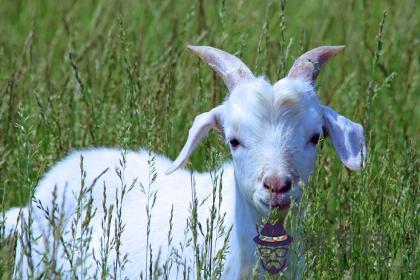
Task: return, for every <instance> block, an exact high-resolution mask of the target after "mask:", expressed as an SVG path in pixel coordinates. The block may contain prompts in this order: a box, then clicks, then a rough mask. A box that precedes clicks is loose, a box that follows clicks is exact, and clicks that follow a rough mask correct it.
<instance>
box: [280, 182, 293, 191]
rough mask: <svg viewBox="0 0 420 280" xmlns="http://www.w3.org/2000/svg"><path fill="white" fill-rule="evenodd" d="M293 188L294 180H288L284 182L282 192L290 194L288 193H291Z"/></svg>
mask: <svg viewBox="0 0 420 280" xmlns="http://www.w3.org/2000/svg"><path fill="white" fill-rule="evenodd" d="M291 188H292V180H290V179H287V180H286V181H285V182H284V184H283V186H281V188H280V192H288V191H290V189H291Z"/></svg>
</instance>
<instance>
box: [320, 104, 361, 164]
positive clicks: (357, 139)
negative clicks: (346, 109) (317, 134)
mask: <svg viewBox="0 0 420 280" xmlns="http://www.w3.org/2000/svg"><path fill="white" fill-rule="evenodd" d="M322 110H323V117H324V122H325V127H326V129H327V132H328V134H329V136H330V137H331V141H332V143H333V146H334V149H335V151H336V153H337V155H338V156H339V157H340V159H341V161H342V162H343V164H344V165H345V166H347V167H348V168H349V169H351V170H360V169H361V168H362V166H363V163H364V159H365V158H366V145H365V139H364V137H363V127H362V126H361V125H360V124H358V123H354V122H352V121H351V120H349V119H347V118H346V117H344V116H342V115H340V114H338V113H337V112H336V111H334V110H333V109H331V108H330V107H327V106H322Z"/></svg>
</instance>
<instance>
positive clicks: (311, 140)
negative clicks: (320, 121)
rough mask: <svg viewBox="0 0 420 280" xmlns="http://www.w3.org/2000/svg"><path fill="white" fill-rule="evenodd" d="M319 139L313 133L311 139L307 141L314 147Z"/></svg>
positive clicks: (316, 134) (317, 135)
mask: <svg viewBox="0 0 420 280" xmlns="http://www.w3.org/2000/svg"><path fill="white" fill-rule="evenodd" d="M319 137H320V135H319V133H315V134H314V135H312V137H311V139H310V140H309V142H311V143H312V144H314V145H316V144H318V141H319Z"/></svg>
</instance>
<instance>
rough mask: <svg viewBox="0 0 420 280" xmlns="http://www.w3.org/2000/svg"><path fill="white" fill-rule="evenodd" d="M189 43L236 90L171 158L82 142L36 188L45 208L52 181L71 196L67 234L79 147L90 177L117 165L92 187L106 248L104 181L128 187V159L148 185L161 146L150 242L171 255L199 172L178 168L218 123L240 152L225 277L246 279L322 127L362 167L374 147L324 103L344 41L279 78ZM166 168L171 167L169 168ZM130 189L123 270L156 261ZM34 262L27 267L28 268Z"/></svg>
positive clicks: (11, 219)
mask: <svg viewBox="0 0 420 280" xmlns="http://www.w3.org/2000/svg"><path fill="white" fill-rule="evenodd" d="M188 48H189V50H190V51H192V52H193V53H195V54H196V55H198V56H199V57H200V58H201V59H202V60H204V61H206V62H207V63H208V64H209V65H210V67H211V68H212V69H213V70H215V71H216V72H217V73H218V74H219V75H220V76H221V77H222V78H223V80H224V82H225V84H226V86H227V88H228V89H229V92H230V95H229V96H228V97H227V99H226V100H225V101H224V102H223V104H222V105H219V106H217V107H215V108H213V109H212V110H210V111H209V112H206V113H203V114H201V115H199V116H197V117H196V118H195V120H194V124H193V125H192V127H191V129H190V131H189V135H188V139H187V142H186V144H185V146H184V148H183V149H182V151H181V152H180V154H179V156H178V158H177V159H176V160H175V161H174V162H173V163H171V161H170V160H168V159H166V158H164V157H162V156H158V155H153V154H152V155H150V154H149V153H148V152H147V151H127V152H126V155H125V163H123V164H122V163H121V153H122V152H123V151H122V150H118V149H105V148H103V149H88V150H83V151H77V152H73V153H71V154H70V155H69V156H67V157H66V158H65V159H63V160H62V161H60V162H58V163H57V164H55V165H54V166H53V167H52V168H51V170H50V171H49V172H48V173H46V175H45V176H44V177H43V179H42V180H41V181H40V183H39V184H38V187H37V188H36V192H35V195H34V197H35V200H37V201H40V202H42V204H43V205H44V208H48V209H49V211H50V214H51V208H52V207H53V206H52V204H51V201H52V200H53V197H54V196H53V194H52V193H53V192H54V190H56V191H55V192H56V194H55V197H56V198H55V201H56V204H58V205H61V204H62V203H63V201H62V200H63V199H65V200H66V202H65V206H64V212H65V213H66V215H65V217H64V218H63V219H64V222H63V224H64V225H65V226H64V227H63V230H62V232H61V234H62V235H63V237H64V239H65V238H68V237H70V232H69V229H68V228H69V226H70V224H71V221H72V215H74V213H75V212H76V209H77V205H78V204H77V201H76V199H75V194H77V193H79V190H80V185H81V175H80V156H81V155H83V158H84V170H85V171H86V174H87V175H86V176H87V177H86V179H85V184H86V185H90V184H92V182H93V181H94V179H95V178H96V177H97V176H98V175H99V174H101V173H102V172H103V171H104V170H106V169H107V168H109V170H108V171H107V172H105V173H104V174H102V176H100V177H99V179H97V180H96V184H95V187H94V188H93V189H92V198H93V207H94V208H97V211H98V212H97V213H96V215H95V216H94V217H93V218H92V221H91V224H92V225H93V232H92V240H91V248H92V252H96V253H98V252H99V251H100V243H101V236H102V235H103V233H102V230H101V226H103V225H101V219H102V217H103V214H104V213H103V212H101V209H102V201H103V192H104V188H103V186H104V185H105V186H106V195H107V201H108V202H109V201H111V202H113V201H115V199H116V196H117V195H118V190H121V179H120V178H119V177H118V176H117V174H116V172H113V170H114V169H115V168H116V167H119V166H121V165H124V166H126V167H125V170H124V181H125V182H127V184H130V182H137V183H141V184H142V185H144V186H147V185H148V184H149V182H150V180H151V179H150V172H149V171H150V170H149V169H150V162H149V163H148V160H149V159H150V156H154V157H155V161H154V162H155V168H156V173H157V174H158V176H157V178H156V181H155V182H154V183H153V184H154V189H155V190H157V192H158V194H157V199H156V204H155V206H154V208H153V218H152V220H151V233H150V240H149V243H150V244H151V248H152V251H153V252H159V251H160V252H161V254H160V259H161V260H162V259H163V260H164V259H165V258H166V257H167V255H166V253H165V250H162V248H165V246H166V244H167V235H168V229H169V219H170V212H171V207H172V205H173V229H172V234H173V244H179V243H180V242H182V241H183V240H185V234H186V232H185V228H186V226H187V220H186V218H187V211H188V209H189V204H190V198H191V196H192V191H191V188H190V184H191V173H190V172H189V171H187V170H184V169H179V170H178V171H176V170H177V169H178V168H180V167H181V166H182V165H183V164H184V163H185V162H186V161H187V160H188V157H189V156H190V154H191V153H192V152H193V150H194V149H195V148H196V147H197V145H198V144H199V143H200V141H201V139H202V138H203V137H204V136H206V134H207V133H208V132H209V130H210V129H212V128H217V129H219V130H220V131H221V132H222V135H223V136H224V138H225V139H226V142H227V143H228V144H229V145H230V149H231V153H232V159H233V161H232V163H226V164H224V165H223V166H222V168H221V169H222V170H224V173H223V179H222V183H223V189H222V198H223V201H222V206H221V208H222V211H225V212H226V219H225V224H226V225H231V224H233V230H232V232H231V235H230V238H229V246H230V248H229V253H228V255H227V258H226V262H225V266H224V271H223V278H225V279H241V278H243V277H249V275H250V274H251V272H252V269H253V268H254V266H255V263H256V258H257V257H256V253H255V250H256V247H255V244H254V242H253V237H254V236H255V235H256V225H259V224H260V223H261V220H262V218H263V217H264V216H266V215H267V214H268V213H269V210H270V206H271V207H272V208H278V209H279V210H280V211H281V212H282V213H283V214H284V216H285V215H286V213H287V211H288V210H289V208H290V205H291V200H292V199H294V200H296V201H297V202H298V201H299V199H300V197H301V194H302V185H301V184H302V182H303V183H304V184H307V181H308V177H309V175H310V174H311V172H312V171H313V170H314V168H315V158H316V150H317V149H316V145H317V142H318V140H319V138H320V137H322V136H323V135H324V136H326V134H324V133H326V132H328V135H329V136H330V137H331V140H332V143H333V145H334V148H335V150H336V152H337V154H338V156H339V157H340V159H341V160H342V162H343V163H344V165H345V166H347V167H348V168H349V169H351V170H358V169H360V168H361V165H362V161H363V160H362V157H363V155H365V154H366V152H365V149H364V140H363V128H362V126H361V125H359V124H357V123H354V122H352V121H350V120H348V119H347V118H345V117H343V116H341V115H339V114H338V113H336V112H335V111H334V110H332V109H331V108H329V107H327V106H324V105H321V104H320V102H319V99H318V96H317V95H316V92H315V82H316V77H317V75H318V72H319V70H320V68H321V67H322V65H323V64H324V63H325V62H326V61H327V60H329V59H330V58H331V57H332V56H334V55H335V54H336V53H338V52H339V51H341V50H342V49H343V47H342V46H331V47H330V46H324V47H319V48H316V49H313V50H311V51H309V52H307V53H305V54H303V55H302V56H301V57H299V58H298V59H297V60H296V61H295V63H294V65H293V66H292V68H291V69H290V71H289V73H288V75H287V77H285V78H283V79H281V80H279V81H278V82H276V83H275V84H274V85H271V84H270V83H269V82H268V81H266V80H265V79H264V78H256V77H254V75H253V74H252V73H251V71H250V70H249V69H248V67H247V66H246V65H245V64H244V63H243V62H242V61H241V60H240V59H238V58H236V57H235V56H233V55H231V54H228V53H226V52H224V51H221V50H218V49H215V48H212V47H206V46H189V47H188ZM165 171H166V174H167V175H164V174H163V173H164V172H165ZM174 171H176V172H174ZM169 174H170V175H169ZM195 183H196V186H197V187H196V189H197V196H198V199H200V200H201V199H204V198H205V197H206V196H208V195H209V194H210V193H211V192H212V188H213V184H212V179H211V176H210V174H209V173H199V174H195ZM270 192H272V193H271V194H270ZM125 196H126V197H125V199H124V202H123V207H122V220H123V221H124V223H125V229H124V231H123V233H122V237H121V241H122V244H121V248H120V250H121V256H123V255H125V254H127V255H128V260H129V262H128V263H126V265H125V270H124V271H123V275H126V276H128V277H130V278H131V277H133V278H136V277H138V276H139V275H140V271H145V270H147V269H148V268H146V267H145V261H144V260H145V259H146V246H147V245H146V240H145V234H146V225H147V217H146V215H145V211H144V209H145V205H146V203H147V199H146V197H145V195H144V194H143V193H142V192H141V190H140V188H139V187H134V188H133V189H132V190H131V191H130V192H128V193H126V194H125ZM270 197H271V198H270ZM210 203H211V202H209V200H205V202H204V205H203V207H200V209H199V212H198V218H199V219H200V220H204V219H205V218H206V217H208V215H209V213H208V212H209V208H210ZM20 211H21V212H22V215H23V218H22V219H24V218H25V217H26V215H27V211H28V208H23V209H17V208H15V209H11V210H9V211H8V212H7V213H6V218H7V223H6V229H7V230H12V229H13V228H14V227H15V224H16V219H17V216H18V213H19V212H20ZM86 211H87V210H86ZM44 214H45V213H44V212H43V211H42V210H40V209H38V208H36V207H33V208H32V216H33V221H34V223H33V225H32V232H33V234H34V235H37V234H38V235H40V234H41V235H42V234H44V233H45V228H48V226H49V223H50V222H49V221H48V220H47V219H45V218H44ZM22 242H23V243H24V242H25V240H24V238H22V240H21V242H18V243H22ZM19 247H20V246H19V245H18V248H17V255H18V256H19V255H20V254H24V252H21V251H20V250H21V249H19ZM49 249H51V248H50V247H45V246H44V243H43V242H39V244H32V251H33V253H32V254H33V255H34V256H36V255H37V253H36V252H35V251H36V250H39V251H40V252H41V254H42V253H45V251H46V250H49ZM190 251H191V252H190V253H189V255H188V252H185V254H187V255H186V256H184V257H185V260H186V262H187V265H188V263H192V262H193V260H194V255H193V251H192V250H190ZM92 252H90V253H88V254H86V259H87V260H86V262H87V265H86V267H89V265H92V268H91V270H89V269H88V270H89V271H95V269H93V267H95V265H94V259H93V257H92ZM60 254H62V255H60ZM155 254H156V253H155ZM56 255H57V256H58V257H57V261H58V263H56V264H55V265H56V266H57V267H58V268H60V269H62V270H64V271H66V270H68V269H69V262H68V260H66V259H65V258H64V257H63V251H62V250H61V251H59V252H58V253H57V252H56ZM113 257H115V255H114V256H113ZM111 259H112V258H111ZM47 261H49V260H47ZM37 262H41V260H40V259H36V257H35V260H34V261H33V263H34V264H33V265H32V266H33V267H32V268H30V269H32V270H33V271H36V263H37ZM44 262H45V260H44ZM22 265H24V266H28V263H27V262H26V261H24V262H23V264H22ZM28 269H29V268H28V267H25V269H24V270H25V271H27V270H28ZM176 276H177V274H176V272H172V273H171V275H170V279H175V277H176ZM179 277H180V276H179Z"/></svg>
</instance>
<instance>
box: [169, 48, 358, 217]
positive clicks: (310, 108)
mask: <svg viewBox="0 0 420 280" xmlns="http://www.w3.org/2000/svg"><path fill="white" fill-rule="evenodd" d="M190 49H191V50H192V51H193V52H194V53H196V54H197V55H198V56H199V57H200V58H202V59H203V60H205V61H206V62H208V63H209V65H210V66H211V67H212V68H213V70H215V71H216V72H218V73H219V74H220V75H221V77H222V78H223V80H224V81H225V84H226V85H227V87H228V89H229V91H230V95H229V97H228V98H227V99H226V101H225V102H224V103H223V104H222V105H220V106H217V107H216V108H214V109H212V110H211V111H209V112H206V113H203V114H201V115H199V116H197V117H196V119H195V121H194V124H193V126H192V127H191V129H190V131H189V136H188V139H187V142H186V144H185V146H184V148H183V149H182V151H181V153H180V154H179V156H178V158H177V159H176V160H175V161H174V163H173V165H172V166H171V168H170V169H169V170H168V173H171V172H173V171H174V170H176V169H177V168H178V167H180V166H182V165H183V164H184V163H185V161H186V160H187V159H188V157H189V155H190V154H191V153H192V151H193V150H194V149H195V147H196V146H197V145H198V144H199V142H200V140H201V139H202V138H203V137H204V136H205V135H206V134H207V133H208V131H209V130H210V129H211V128H218V129H219V130H221V131H222V133H223V135H224V137H225V139H226V142H227V143H228V145H230V149H231V153H232V158H233V166H234V172H235V180H236V185H237V186H238V188H239V191H240V192H241V193H242V196H243V197H245V199H246V200H247V201H248V202H249V203H250V204H251V205H253V206H254V207H255V208H256V210H257V211H258V212H260V213H261V214H267V213H268V211H269V209H270V207H274V208H278V209H280V210H283V211H284V212H285V211H287V209H288V208H289V206H290V203H291V200H293V199H299V198H300V197H301V193H302V190H301V186H300V183H301V182H304V183H307V180H308V177H309V175H310V173H311V172H312V171H313V169H314V167H315V159H316V144H317V142H318V140H319V138H320V137H322V136H323V132H324V131H327V132H328V134H329V135H330V136H331V139H332V142H333V145H334V147H335V150H336V152H337V154H338V155H339V157H340V158H341V160H342V161H343V163H344V164H345V165H346V166H347V167H349V168H350V169H353V170H357V169H359V168H360V166H361V164H362V158H363V155H365V150H364V141H363V128H362V127H361V126H360V125H359V124H356V123H353V122H351V121H350V120H348V119H346V118H345V117H343V116H341V115H339V114H338V113H336V112H335V111H333V110H332V109H331V108H329V107H326V106H323V105H321V104H320V102H319V99H318V96H317V95H316V92H315V87H314V84H315V79H316V76H317V74H318V72H319V70H320V68H321V66H322V65H323V64H324V63H325V62H326V61H327V60H328V59H329V58H330V57H332V56H333V55H335V54H336V53H337V52H338V51H340V50H341V49H342V47H319V48H316V49H313V50H311V51H309V52H307V53H305V54H303V55H302V56H301V57H299V58H298V59H297V60H296V61H295V63H294V65H293V67H292V68H291V70H290V71H289V74H288V76H287V77H285V78H283V79H281V80H279V81H278V82H277V83H275V84H274V85H271V84H270V83H269V82H267V81H266V80H264V79H263V78H255V77H254V75H253V74H252V72H251V71H250V70H249V69H248V67H247V66H246V65H245V64H243V62H242V61H240V60H239V59H238V58H236V57H234V56H233V55H230V54H228V53H226V52H224V51H221V50H218V49H215V48H211V47H190Z"/></svg>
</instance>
